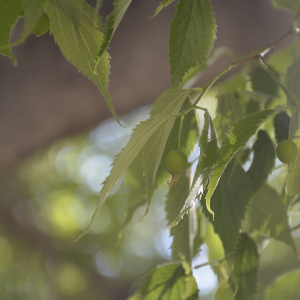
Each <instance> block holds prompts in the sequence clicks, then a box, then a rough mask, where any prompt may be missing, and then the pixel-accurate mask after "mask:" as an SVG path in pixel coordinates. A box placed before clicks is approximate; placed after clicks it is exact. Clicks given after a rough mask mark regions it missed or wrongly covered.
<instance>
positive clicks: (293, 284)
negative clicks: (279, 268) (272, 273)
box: [264, 270, 300, 300]
mask: <svg viewBox="0 0 300 300" xmlns="http://www.w3.org/2000/svg"><path fill="white" fill-rule="evenodd" d="M299 282H300V270H297V271H294V272H291V273H289V274H284V275H283V276H281V277H279V278H278V280H277V281H276V282H275V283H274V284H273V285H272V286H271V287H269V289H268V291H267V294H266V297H265V298H264V300H282V299H284V300H298V299H299V297H300V285H299Z"/></svg>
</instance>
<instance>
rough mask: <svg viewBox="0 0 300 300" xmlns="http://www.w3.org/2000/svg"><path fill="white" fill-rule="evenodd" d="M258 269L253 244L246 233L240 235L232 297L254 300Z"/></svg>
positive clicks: (257, 259) (237, 299)
mask: <svg viewBox="0 0 300 300" xmlns="http://www.w3.org/2000/svg"><path fill="white" fill-rule="evenodd" d="M258 268H259V255H258V253H257V249H256V245H255V242H254V241H253V240H252V239H251V238H250V237H249V236H248V235H247V234H246V233H242V234H241V237H240V241H239V243H238V246H237V250H236V255H235V260H234V275H235V279H236V280H237V284H238V290H237V293H236V294H235V297H234V298H235V299H236V300H253V299H255V294H256V289H257V275H258ZM232 284H233V283H232Z"/></svg>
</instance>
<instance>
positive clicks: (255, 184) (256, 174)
mask: <svg viewBox="0 0 300 300" xmlns="http://www.w3.org/2000/svg"><path fill="white" fill-rule="evenodd" d="M253 149H254V157H253V161H252V164H251V166H250V168H249V170H248V172H247V174H248V175H249V179H250V180H251V185H252V193H255V192H256V191H257V190H258V189H259V188H260V187H261V186H262V185H263V184H264V183H265V182H266V181H267V179H268V176H269V174H270V172H271V171H272V170H273V168H274V166H275V147H274V144H273V141H272V140H271V139H270V137H269V135H268V134H267V133H266V132H265V131H263V130H259V131H258V133H257V140H256V142H255V144H254V147H253Z"/></svg>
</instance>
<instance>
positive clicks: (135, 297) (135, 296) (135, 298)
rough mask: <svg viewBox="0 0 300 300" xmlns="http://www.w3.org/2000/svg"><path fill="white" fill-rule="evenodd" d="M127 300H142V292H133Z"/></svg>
mask: <svg viewBox="0 0 300 300" xmlns="http://www.w3.org/2000/svg"><path fill="white" fill-rule="evenodd" d="M127 300H141V294H140V293H136V294H133V295H132V296H131V297H129V298H128V299H127Z"/></svg>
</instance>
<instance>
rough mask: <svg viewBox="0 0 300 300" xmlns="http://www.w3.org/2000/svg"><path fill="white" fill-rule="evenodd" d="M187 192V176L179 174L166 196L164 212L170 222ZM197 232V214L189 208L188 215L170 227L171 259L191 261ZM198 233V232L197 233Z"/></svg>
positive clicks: (179, 208)
mask: <svg viewBox="0 0 300 300" xmlns="http://www.w3.org/2000/svg"><path fill="white" fill-rule="evenodd" d="M188 193H189V178H188V177H187V176H186V175H185V174H181V176H180V179H179V180H178V181H176V182H174V183H173V184H172V186H171V187H170V191H169V193H168V196H167V202H166V213H167V220H168V224H170V223H171V222H172V221H173V220H174V219H175V218H176V217H177V216H178V214H179V213H180V210H181V208H182V206H183V203H184V201H185V199H186V197H187V195H188ZM197 232H198V224H197V215H196V211H195V210H191V211H190V213H189V214H188V215H185V216H184V217H183V219H182V220H181V221H180V222H179V223H178V224H177V226H175V227H173V228H172V229H171V236H173V244H172V256H173V260H175V261H176V260H183V261H187V262H188V263H191V261H192V259H193V258H194V255H195V253H194V239H195V237H196V235H197ZM199 235H200V234H199Z"/></svg>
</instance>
